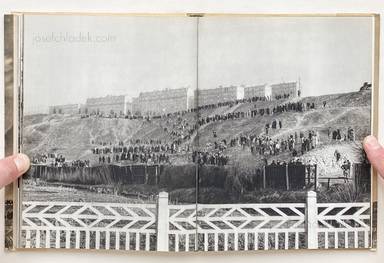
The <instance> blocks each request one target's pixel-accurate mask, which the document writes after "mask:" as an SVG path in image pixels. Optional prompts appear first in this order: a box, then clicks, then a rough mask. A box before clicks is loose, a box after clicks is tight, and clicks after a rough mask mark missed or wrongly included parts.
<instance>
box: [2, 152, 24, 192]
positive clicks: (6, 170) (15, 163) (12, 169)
mask: <svg viewBox="0 0 384 263" xmlns="http://www.w3.org/2000/svg"><path fill="white" fill-rule="evenodd" d="M29 166H30V161H29V158H28V156H26V155H25V154H22V153H19V154H15V155H12V156H9V157H7V158H5V159H2V160H0V188H2V187H3V186H5V185H7V184H9V183H11V182H13V181H14V180H16V179H17V178H18V177H19V176H21V175H22V174H24V173H25V172H26V171H28V169H29Z"/></svg>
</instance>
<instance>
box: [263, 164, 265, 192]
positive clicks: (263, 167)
mask: <svg viewBox="0 0 384 263" xmlns="http://www.w3.org/2000/svg"><path fill="white" fill-rule="evenodd" d="M265 169H266V168H265V165H264V166H263V189H265V186H266V182H265V181H266V178H265Z"/></svg>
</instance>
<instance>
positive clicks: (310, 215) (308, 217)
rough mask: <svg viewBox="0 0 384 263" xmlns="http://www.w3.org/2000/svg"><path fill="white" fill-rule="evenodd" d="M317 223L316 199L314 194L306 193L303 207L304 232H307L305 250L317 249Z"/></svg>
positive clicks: (312, 192)
mask: <svg viewBox="0 0 384 263" xmlns="http://www.w3.org/2000/svg"><path fill="white" fill-rule="evenodd" d="M317 229H318V221H317V197H316V192H314V191H308V192H307V203H306V207H305V230H306V232H307V248H308V249H317V248H318V247H319V244H318V236H317Z"/></svg>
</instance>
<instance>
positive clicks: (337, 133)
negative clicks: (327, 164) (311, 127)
mask: <svg viewBox="0 0 384 263" xmlns="http://www.w3.org/2000/svg"><path fill="white" fill-rule="evenodd" d="M328 138H330V139H332V140H334V141H355V140H356V136H355V130H354V129H353V128H351V127H348V129H347V131H346V132H342V130H341V129H335V130H332V128H331V127H329V128H328Z"/></svg>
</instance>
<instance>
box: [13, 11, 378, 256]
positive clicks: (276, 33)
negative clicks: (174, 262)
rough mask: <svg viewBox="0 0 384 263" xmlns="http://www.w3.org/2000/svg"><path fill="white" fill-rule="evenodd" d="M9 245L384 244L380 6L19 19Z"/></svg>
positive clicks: (205, 247) (226, 247)
mask: <svg viewBox="0 0 384 263" xmlns="http://www.w3.org/2000/svg"><path fill="white" fill-rule="evenodd" d="M5 25H6V26H5V70H6V71H5V74H6V75H5V76H6V77H5V79H6V83H5V88H6V90H5V92H6V132H7V133H6V153H7V154H12V153H15V152H24V153H26V154H27V155H28V156H29V157H30V159H31V161H32V166H31V169H30V170H29V172H28V173H27V174H25V176H24V177H23V178H22V179H21V180H20V181H19V182H17V183H16V184H14V185H13V186H11V187H8V188H7V189H6V195H7V198H6V200H7V203H6V207H7V210H6V217H7V218H6V219H7V220H6V224H7V226H6V227H7V228H6V231H7V236H6V244H7V246H8V247H9V248H14V249H25V248H28V249H29V248H56V249H58V248H63V249H107V250H136V251H137V250H140V251H230V250H235V251H236V250H278V249H328V248H353V249H357V248H365V249H367V248H375V246H376V231H375V224H376V223H375V218H376V210H375V207H376V185H375V177H374V176H371V175H372V173H371V167H370V164H369V163H368V161H367V159H366V156H365V154H364V151H363V149H362V144H361V142H362V140H363V138H364V137H365V136H367V135H369V134H376V132H377V121H378V116H377V99H378V96H377V92H378V75H377V66H378V56H377V50H378V37H377V35H378V16H376V15H371V14H366V15H358V16H355V15H328V16H325V15H324V16H318V15H317V16H315V15H301V16H283V15H274V16H269V15H203V14H191V15H182V14H180V15H153V14H152V15H144V14H143V15H139V14H131V15H123V14H60V13H51V14H49V13H46V14H45V13H18V14H12V15H7V16H5Z"/></svg>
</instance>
